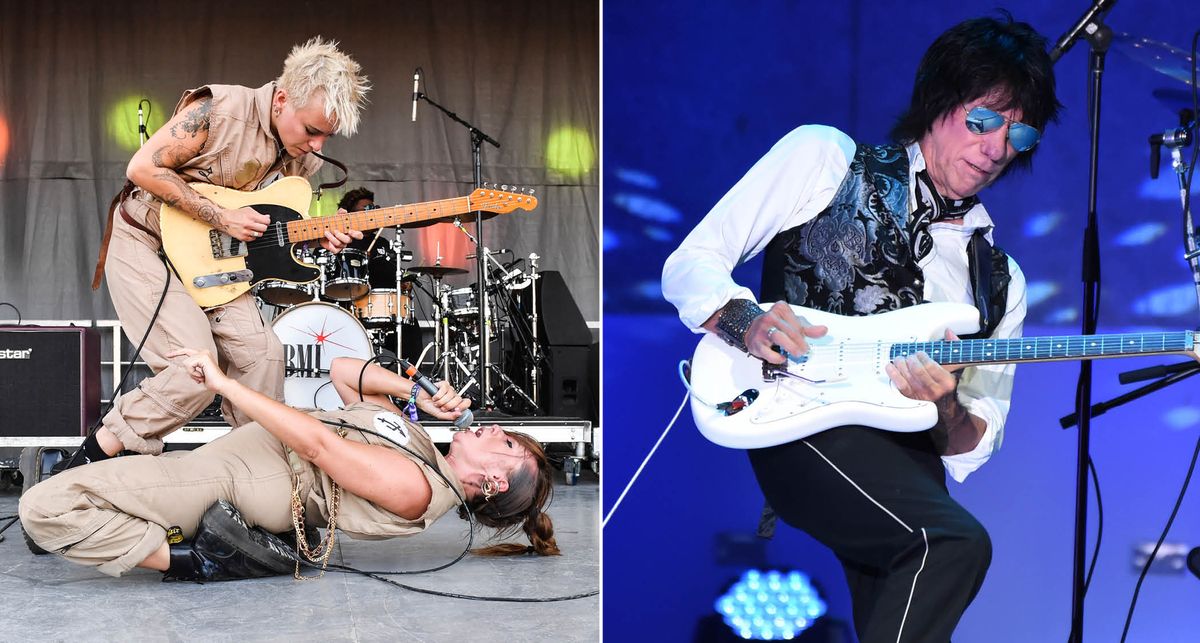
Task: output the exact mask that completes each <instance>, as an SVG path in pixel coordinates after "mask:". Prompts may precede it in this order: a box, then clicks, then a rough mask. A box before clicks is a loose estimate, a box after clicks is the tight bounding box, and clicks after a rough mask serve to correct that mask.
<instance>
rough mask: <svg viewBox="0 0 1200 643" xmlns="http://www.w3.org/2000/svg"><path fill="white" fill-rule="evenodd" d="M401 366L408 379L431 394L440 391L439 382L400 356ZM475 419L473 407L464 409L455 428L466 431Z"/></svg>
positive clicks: (455, 423)
mask: <svg viewBox="0 0 1200 643" xmlns="http://www.w3.org/2000/svg"><path fill="white" fill-rule="evenodd" d="M400 368H402V369H404V374H405V375H406V376H408V379H410V380H412V381H413V382H414V383H415V384H416V385H417V386H420V387H421V388H423V389H425V392H426V393H428V394H430V395H435V394H436V393H437V392H438V387H437V384H434V383H433V381H432V380H430V379H429V378H428V377H425V376H424V375H422V374H421V373H420V372H419V371H418V370H417V367H416V366H413V365H412V364H411V363H409V361H408V360H406V359H404V358H400ZM474 419H475V417H474V414H473V413H471V409H463V412H462V415H460V416H458V419H457V420H455V421H454V429H455V430H456V431H466V430H467V429H469V428H470V427H471V422H472V421H473V420H474Z"/></svg>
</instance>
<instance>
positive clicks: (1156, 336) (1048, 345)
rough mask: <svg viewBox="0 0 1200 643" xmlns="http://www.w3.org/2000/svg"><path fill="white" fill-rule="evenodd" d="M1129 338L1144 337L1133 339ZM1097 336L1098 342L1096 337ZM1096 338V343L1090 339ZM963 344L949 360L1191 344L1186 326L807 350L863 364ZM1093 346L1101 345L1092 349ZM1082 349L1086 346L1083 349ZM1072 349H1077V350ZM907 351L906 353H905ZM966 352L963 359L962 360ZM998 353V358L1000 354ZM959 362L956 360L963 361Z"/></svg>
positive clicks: (1142, 350)
mask: <svg viewBox="0 0 1200 643" xmlns="http://www.w3.org/2000/svg"><path fill="white" fill-rule="evenodd" d="M1130 339H1137V340H1140V341H1137V342H1132V344H1131V343H1130V342H1129V340H1130ZM1096 340H1099V341H1096ZM1089 343H1095V344H1096V346H1088V345H1086V344H1089ZM955 346H959V347H962V349H961V350H960V351H958V354H957V355H952V356H951V359H950V360H948V361H946V362H940V363H948V364H957V363H963V364H970V363H972V362H980V361H983V362H987V361H993V362H994V361H999V362H1004V361H1007V360H1010V359H1013V360H1020V359H1038V358H1054V357H1065V358H1071V357H1080V356H1083V357H1086V356H1091V357H1105V356H1110V355H1111V356H1119V355H1139V354H1146V353H1155V352H1160V351H1169V350H1185V349H1187V348H1189V347H1190V346H1189V342H1188V339H1187V331H1183V332H1156V333H1125V334H1114V335H1085V336H1071V335H1062V336H1049V337H1037V338H1018V337H1014V338H1011V339H1003V340H995V339H987V340H979V339H976V340H937V341H924V342H914V341H903V342H884V341H880V342H843V343H837V344H831V345H813V346H810V347H809V351H810V352H809V355H815V356H818V357H819V358H820V359H826V360H827V359H828V356H827V355H826V354H827V353H838V354H840V355H841V358H840V359H836V360H834V361H835V362H836V363H840V364H847V365H861V364H871V363H876V364H878V363H881V362H882V361H883V360H882V359H881V358H885V357H886V361H891V360H892V359H893V358H894V356H897V347H909V348H910V349H911V350H912V352H915V351H918V350H923V351H924V352H925V353H926V354H929V355H930V356H931V357H934V358H935V361H936V358H937V357H940V356H941V355H942V354H943V353H953V352H954V350H953V347H955ZM1089 350H1098V351H1099V352H1096V353H1088V352H1087V351H1089ZM1079 351H1083V352H1082V353H1079ZM1073 353H1074V354H1073ZM905 354H907V353H905ZM963 356H966V358H965V359H962V358H963ZM997 357H1000V359H998V360H997V359H996V358H997ZM959 359H961V361H954V360H959Z"/></svg>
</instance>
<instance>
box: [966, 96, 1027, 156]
mask: <svg viewBox="0 0 1200 643" xmlns="http://www.w3.org/2000/svg"><path fill="white" fill-rule="evenodd" d="M1006 120H1007V119H1005V118H1004V117H1003V116H1001V115H999V114H997V113H996V112H993V111H992V110H990V109H988V108H986V107H972V108H971V109H969V110H967V129H969V130H971V132H973V133H975V134H987V133H988V132H994V131H996V130H998V129H1000V128H1001V127H1003V126H1004V122H1005V121H1006ZM1041 138H1042V133H1041V132H1039V131H1037V128H1034V127H1030V126H1029V125H1026V124H1025V123H1018V122H1017V121H1010V122H1009V123H1008V142H1009V143H1012V146H1013V149H1014V150H1016V151H1018V152H1028V151H1029V150H1031V149H1033V146H1034V145H1037V144H1038V141H1039V140H1041Z"/></svg>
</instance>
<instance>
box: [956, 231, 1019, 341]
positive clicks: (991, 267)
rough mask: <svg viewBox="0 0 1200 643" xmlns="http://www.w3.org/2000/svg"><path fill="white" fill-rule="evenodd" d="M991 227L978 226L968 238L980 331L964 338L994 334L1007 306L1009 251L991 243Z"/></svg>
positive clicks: (972, 286) (972, 284)
mask: <svg viewBox="0 0 1200 643" xmlns="http://www.w3.org/2000/svg"><path fill="white" fill-rule="evenodd" d="M988 230H989V229H988V228H979V229H977V230H975V234H973V235H971V240H970V241H969V242H967V266H968V267H967V270H968V271H969V272H970V276H971V290H972V291H974V297H975V301H974V303H975V308H976V309H978V310H979V332H978V333H974V334H971V335H963V336H962V339H984V338H987V337H991V335H992V333H994V332H995V331H996V327H997V326H999V325H1000V320H1001V319H1002V318H1003V317H1004V311H1005V310H1006V309H1007V308H1008V283H1009V281H1010V280H1011V276H1010V275H1009V273H1008V255H1006V254H1005V253H1004V251H1003V250H1001V249H1000V248H995V247H993V246H992V244H990V243H988V240H987V237H986V236H985V235H986V234H987V232H988Z"/></svg>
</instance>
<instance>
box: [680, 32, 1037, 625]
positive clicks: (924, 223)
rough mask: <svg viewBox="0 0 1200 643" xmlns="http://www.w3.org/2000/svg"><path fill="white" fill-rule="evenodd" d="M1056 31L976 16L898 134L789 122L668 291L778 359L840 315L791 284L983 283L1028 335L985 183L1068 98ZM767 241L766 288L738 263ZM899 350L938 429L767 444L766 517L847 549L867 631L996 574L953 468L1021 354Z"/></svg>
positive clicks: (950, 38)
mask: <svg viewBox="0 0 1200 643" xmlns="http://www.w3.org/2000/svg"><path fill="white" fill-rule="evenodd" d="M1046 44H1047V43H1046V40H1045V39H1044V38H1043V37H1042V36H1040V35H1039V34H1038V33H1037V32H1036V31H1034V29H1033V28H1032V27H1030V26H1029V25H1028V24H1026V23H1021V22H1014V21H1013V20H1012V18H1011V16H1008V15H1007V14H1005V15H1004V16H1002V17H1001V18H998V19H993V18H981V19H974V20H967V21H965V22H963V23H960V24H958V25H956V26H954V27H952V28H950V29H949V30H948V31H946V32H945V33H943V34H942V35H941V36H939V37H938V38H937V40H936V41H934V43H933V44H932V45H931V46H930V48H929V50H928V51H927V52H926V53H925V56H924V58H923V59H922V61H921V65H920V68H919V69H918V70H917V76H916V82H915V85H914V88H913V93H912V99H911V103H910V107H909V109H908V111H907V112H906V113H905V114H903V115H902V116H901V117H900V119H899V120H898V121H897V123H896V125H895V127H894V128H893V130H892V138H893V140H894V143H892V144H889V145H879V146H876V145H867V144H862V143H856V142H855V141H854V140H852V139H851V138H850V137H848V136H847V135H846V134H843V133H842V132H840V131H838V130H836V129H833V128H830V127H823V126H812V125H806V126H803V127H799V128H797V129H796V130H794V131H792V132H791V133H790V134H788V135H787V136H785V137H784V138H783V139H782V140H781V141H779V142H778V143H777V144H776V145H775V146H774V147H773V148H772V149H771V150H770V151H769V152H768V153H767V154H766V156H764V157H763V158H762V159H760V160H759V161H758V163H756V164H755V165H754V167H753V168H751V169H750V171H749V172H748V173H747V174H746V175H745V176H744V177H743V178H742V179H741V180H740V181H739V182H738V183H737V185H735V186H734V187H733V189H731V190H730V191H729V193H727V194H726V195H725V197H724V198H722V199H721V201H720V202H718V203H717V205H716V206H715V207H714V208H713V209H712V211H711V212H709V214H708V215H707V216H706V217H705V218H704V219H703V220H702V221H701V222H700V223H699V224H698V225H697V226H696V228H695V230H694V231H693V232H692V233H691V234H690V235H689V236H688V237H687V238H686V239H685V240H684V241H683V243H682V244H681V245H680V247H679V248H678V249H677V250H676V251H675V252H674V253H673V254H672V255H671V257H670V258H669V259H668V260H667V262H666V265H665V267H664V269H663V282H662V284H663V293H664V295H665V296H666V298H667V299H668V300H670V301H671V302H672V303H673V304H674V305H675V306H676V307H677V308H678V309H679V314H680V318H681V319H682V320H683V322H684V323H685V324H686V325H687V326H688V327H689V328H691V329H692V330H693V331H695V332H697V333H704V332H710V333H715V334H717V335H718V336H719V337H720V338H722V339H724V340H725V341H726V342H728V343H729V344H731V345H733V346H735V347H737V348H740V349H741V350H743V351H746V352H747V353H749V354H751V355H754V356H756V357H758V358H760V359H762V360H764V361H766V362H769V363H771V364H784V363H785V362H786V360H787V355H791V356H793V360H795V359H796V358H797V357H796V356H802V355H803V354H804V353H806V352H807V351H808V348H809V346H808V343H807V342H808V340H809V339H812V338H818V337H821V336H823V335H825V334H826V332H827V331H828V330H829V329H827V328H826V327H824V326H816V325H810V324H809V323H808V322H807V321H806V320H805V319H803V318H800V317H797V316H796V315H795V314H794V312H793V310H792V308H790V307H789V305H788V304H792V305H796V306H803V307H807V308H811V309H818V310H823V311H826V312H830V313H836V314H838V315H854V316H859V315H872V314H876V313H884V312H887V311H891V310H896V309H899V308H904V307H907V306H913V305H916V304H919V303H922V302H924V301H950V302H962V303H970V304H975V305H976V306H977V307H979V308H980V309H981V313H984V314H982V315H981V317H982V318H983V321H984V322H985V324H984V332H985V333H988V334H990V335H991V336H992V337H1016V336H1019V335H1020V331H1021V327H1022V324H1023V321H1024V316H1025V293H1024V290H1025V280H1024V277H1023V276H1022V274H1021V272H1020V269H1019V268H1018V267H1017V265H1016V263H1015V262H1012V261H1011V259H1009V258H1008V257H1006V256H1005V255H1004V253H1003V252H1001V251H999V250H998V249H994V248H992V247H991V246H990V242H991V229H992V226H993V222H992V219H991V218H990V216H989V214H988V212H987V211H986V210H985V209H984V207H983V205H982V204H981V203H980V202H979V199H978V198H977V197H976V194H977V193H978V192H979V191H980V190H982V189H983V188H984V187H987V186H988V185H990V184H991V183H992V182H994V181H995V180H997V179H998V178H1000V177H1001V176H1003V175H1004V174H1005V173H1006V172H1007V171H1008V170H1009V169H1011V168H1012V167H1014V166H1016V167H1028V166H1029V165H1030V162H1031V160H1032V155H1033V153H1034V151H1035V150H1036V145H1037V143H1038V140H1039V139H1040V137H1041V131H1042V129H1043V128H1044V127H1045V125H1046V124H1047V123H1048V122H1051V121H1053V120H1055V119H1056V117H1057V113H1058V109H1059V107H1060V105H1059V103H1058V100H1057V98H1056V97H1055V88H1054V75H1053V69H1052V66H1051V62H1050V58H1049V56H1048V54H1047V52H1046ZM759 253H763V255H764V265H763V276H762V288H761V293H760V297H758V298H755V297H754V295H753V293H752V292H751V291H750V290H749V289H747V288H745V287H742V286H740V285H738V284H737V283H735V282H734V281H733V279H732V277H731V275H730V273H731V271H732V269H733V268H734V267H735V266H736V265H738V264H739V263H741V262H743V261H745V260H747V259H748V258H750V257H752V256H754V255H757V254H759ZM972 265H979V266H981V267H982V270H976V271H972V270H971V266H972ZM972 273H975V274H972ZM979 274H983V275H984V277H978V275H979ZM977 282H979V283H977ZM759 301H762V302H776V303H774V304H766V303H764V304H763V305H762V306H760V305H759V304H758V302H759ZM948 337H952V335H951V334H949V333H948ZM785 354H786V355H785ZM801 359H802V358H801ZM886 370H887V375H888V376H889V377H890V378H891V380H892V382H894V384H895V386H896V388H897V389H898V390H899V391H900V392H901V393H902V394H904V395H905V396H907V397H909V398H913V399H917V400H926V401H931V402H935V403H936V405H937V409H938V421H937V424H936V425H935V426H934V427H933V428H932V429H930V430H928V431H922V432H918V433H901V432H890V431H880V430H876V429H870V428H867V427H863V426H842V427H837V428H833V429H829V430H826V431H822V432H819V433H816V434H815V435H811V436H809V437H806V438H804V439H800V440H795V441H792V442H788V443H785V444H778V445H776V446H769V447H766V448H758V449H751V450H750V451H749V455H750V462H751V465H752V466H753V468H754V471H755V474H756V476H757V478H758V482H759V484H760V486H761V487H762V490H763V493H764V495H765V496H766V499H767V502H768V504H769V508H768V510H767V511H766V514H767V517H770V514H771V512H772V511H773V512H774V513H775V514H777V515H778V516H779V517H781V518H782V519H783V520H784V521H785V522H786V523H788V524H789V525H792V526H794V527H797V528H799V529H802V530H804V531H806V532H808V533H809V534H810V535H811V536H813V537H814V538H816V539H817V540H819V541H820V542H822V543H823V544H825V545H826V546H828V547H830V548H831V549H832V550H833V551H834V553H836V554H837V556H838V558H839V559H840V560H841V562H842V564H843V566H844V568H845V572H846V577H847V580H848V582H849V585H850V592H851V596H852V599H853V605H854V621H855V629H856V630H857V632H858V636H859V638H860V640H862V641H864V642H868V641H885V640H886V641H948V640H949V639H950V636H951V634H952V633H953V631H954V628H955V626H956V624H957V623H958V621H959V619H960V617H961V615H962V613H963V611H964V610H965V609H966V607H967V605H968V604H969V603H970V602H971V600H972V599H973V598H974V597H975V594H976V593H977V592H978V590H979V588H980V586H981V585H982V582H983V578H984V575H985V574H986V572H987V568H988V565H989V563H990V560H991V543H990V540H989V538H988V535H987V532H986V530H984V528H983V527H982V526H981V525H980V524H979V522H978V521H977V520H976V519H975V518H974V517H973V516H971V514H970V513H968V512H967V511H966V510H965V509H964V508H963V507H962V506H960V505H959V504H958V503H957V502H955V501H954V500H953V499H952V498H951V497H950V495H949V493H948V492H947V489H946V481H945V471H947V470H948V471H949V472H950V475H951V476H953V477H954V478H955V479H956V480H959V481H962V480H963V479H964V478H965V477H966V476H967V475H968V474H969V473H970V472H972V471H974V470H975V469H976V468H978V467H979V466H980V465H982V464H983V463H984V462H985V461H987V459H988V458H989V457H990V456H991V454H992V453H993V452H994V451H995V450H996V449H997V448H998V447H999V445H1000V442H1001V436H1002V432H1003V427H1004V420H1005V417H1006V414H1007V412H1008V407H1009V398H1010V396H1011V392H1012V378H1013V366H1012V365H992V366H980V367H972V368H967V369H965V370H960V371H958V372H951V371H949V370H947V369H946V368H943V367H942V366H941V365H939V364H937V363H935V362H934V361H932V360H930V359H929V358H928V357H927V356H926V355H924V354H923V353H917V354H914V355H911V356H907V357H900V358H897V359H895V360H893V361H892V362H891V363H889V364H888V365H887V369H886Z"/></svg>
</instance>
